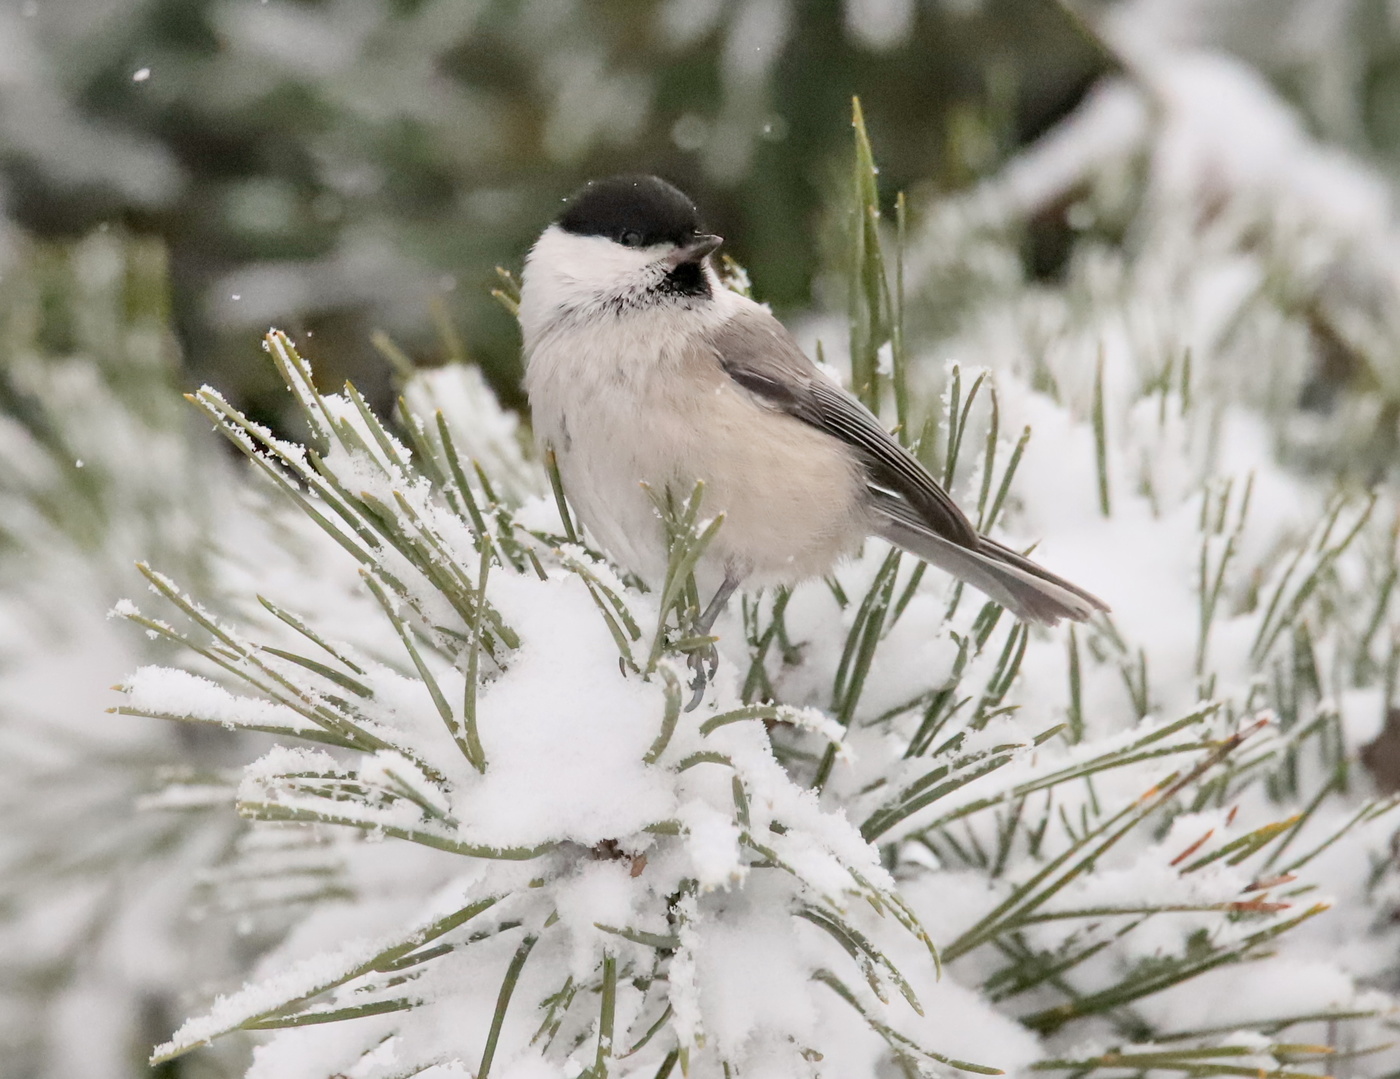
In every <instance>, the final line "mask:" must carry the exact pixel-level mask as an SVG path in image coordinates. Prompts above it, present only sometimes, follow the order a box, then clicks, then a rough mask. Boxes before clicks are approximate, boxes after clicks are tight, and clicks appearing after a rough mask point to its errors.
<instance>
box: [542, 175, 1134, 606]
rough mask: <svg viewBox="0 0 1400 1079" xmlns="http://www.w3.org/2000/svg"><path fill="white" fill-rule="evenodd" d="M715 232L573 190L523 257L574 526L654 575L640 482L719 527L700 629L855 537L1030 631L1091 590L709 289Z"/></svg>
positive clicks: (660, 539) (631, 184)
mask: <svg viewBox="0 0 1400 1079" xmlns="http://www.w3.org/2000/svg"><path fill="white" fill-rule="evenodd" d="M720 243H721V240H720V237H718V236H713V235H710V234H709V233H707V232H706V231H705V230H704V229H703V228H702V227H701V224H700V219H699V215H698V213H697V211H696V209H695V205H694V204H693V203H692V202H691V201H690V199H689V198H687V197H686V196H685V195H684V194H683V193H682V192H680V191H678V190H677V189H676V188H674V187H672V186H671V185H670V184H668V183H666V182H665V181H664V180H660V179H658V178H656V177H654V176H618V177H614V178H612V179H608V180H599V181H595V182H593V183H590V184H588V185H587V186H586V187H584V188H583V189H582V190H581V191H579V192H578V193H577V194H576V195H574V197H573V198H572V199H571V200H570V201H569V203H568V204H567V206H566V207H565V209H564V212H563V213H562V214H561V215H560V217H559V219H558V220H557V221H555V222H554V223H553V224H551V225H550V226H549V227H548V228H546V229H545V230H544V233H543V235H541V236H540V238H539V240H538V242H536V244H535V246H534V247H533V248H532V249H531V251H530V254H529V256H528V257H527V259H526V262H525V271H524V275H523V279H522V282H521V297H520V323H521V327H522V330H523V334H524V341H525V362H526V372H525V388H526V391H527V393H528V394H529V398H530V406H531V409H532V411H533V413H534V426H535V433H536V437H537V438H538V440H539V441H540V442H541V443H542V444H543V445H545V446H547V447H548V448H550V449H552V450H553V452H554V454H555V457H556V460H557V462H558V466H559V472H560V476H561V478H562V480H563V483H564V487H565V490H566V491H567V492H568V495H569V500H570V502H571V503H572V504H573V507H574V509H575V511H576V512H577V514H578V517H579V518H580V519H581V520H582V522H583V524H584V525H585V526H586V527H587V528H588V530H589V531H590V532H591V533H592V534H593V536H594V537H595V538H596V539H597V540H598V541H599V542H600V543H601V544H602V546H603V547H604V548H605V549H606V550H607V551H608V552H609V553H610V554H611V555H612V556H613V557H614V558H616V559H617V560H618V561H619V562H621V563H622V564H624V565H625V566H627V567H628V568H629V569H631V570H633V571H634V572H636V573H637V574H639V575H640V576H641V577H642V578H643V579H644V580H653V581H655V580H657V579H658V578H659V577H660V576H661V575H662V574H663V573H664V571H665V567H666V561H667V551H666V539H665V533H664V529H663V525H662V522H661V521H660V519H659V517H658V514H657V511H656V508H655V506H654V504H653V502H652V499H651V496H650V495H649V494H648V491H647V489H646V488H647V487H650V488H651V489H652V490H656V491H660V490H664V489H666V488H668V487H669V488H670V489H671V490H672V491H675V492H678V493H680V494H681V495H682V496H684V495H688V494H689V493H690V491H691V489H692V488H693V486H694V484H695V482H696V481H697V480H704V482H705V490H704V496H703V499H704V501H703V504H702V506H703V510H704V512H706V513H723V514H724V523H723V525H722V526H721V527H720V529H719V531H718V533H717V534H716V537H715V539H714V540H713V542H712V543H711V545H710V547H709V548H708V550H707V552H706V555H705V562H704V563H702V568H703V569H706V570H708V575H709V576H710V577H711V578H712V579H713V580H714V581H716V582H718V585H717V590H716V593H715V599H714V602H712V603H711V604H710V605H709V607H708V608H707V610H706V611H705V613H704V615H703V616H702V618H701V625H700V631H701V632H702V633H708V632H709V629H710V626H711V624H712V623H713V621H714V619H715V617H716V616H717V615H718V614H719V612H720V610H721V609H722V608H723V606H724V604H725V602H726V601H727V599H728V598H729V596H730V595H731V594H732V593H733V591H734V589H735V588H736V587H738V586H739V584H741V583H744V584H748V585H755V586H757V585H765V584H792V583H795V582H797V581H800V580H803V579H805V578H809V577H815V576H820V575H822V574H825V573H827V572H828V571H829V570H831V568H832V567H833V566H834V565H835V564H836V562H837V561H838V560H839V559H841V558H842V557H844V556H846V555H849V554H851V553H853V552H854V551H856V550H857V549H858V548H859V546H860V544H861V542H862V541H863V540H864V539H865V538H866V537H867V536H872V535H873V536H880V537H882V538H883V539H885V540H888V541H889V542H890V543H892V544H894V545H896V546H898V547H901V548H903V549H904V550H906V551H908V552H910V553H911V554H913V555H916V556H917V557H919V558H922V559H924V560H925V561H926V562H929V563H930V564H932V565H934V566H937V567H939V568H940V569H943V570H946V571H947V572H948V573H951V574H952V575H953V576H954V577H956V578H958V579H959V580H962V581H966V582H967V583H968V584H970V585H972V586H973V587H975V588H977V589H979V590H981V591H982V592H984V593H986V595H988V596H990V597H991V598H992V599H993V600H995V601H996V602H998V603H1000V604H1001V605H1003V606H1004V607H1006V608H1007V609H1008V610H1010V611H1011V612H1012V613H1014V614H1015V615H1016V616H1017V617H1018V618H1022V619H1025V620H1027V621H1031V622H1040V623H1044V624H1047V625H1054V624H1056V623H1057V622H1058V621H1059V620H1060V619H1061V618H1071V619H1074V620H1075V621H1083V620H1085V619H1087V618H1088V617H1089V616H1090V615H1091V614H1092V613H1093V612H1094V611H1096V610H1099V611H1106V610H1108V607H1107V606H1106V605H1105V604H1104V603H1103V601H1102V600H1099V599H1097V598H1096V597H1094V596H1093V595H1090V594H1089V593H1088V592H1086V591H1084V589H1082V588H1078V587H1076V586H1075V585H1073V584H1070V582H1068V581H1066V580H1064V579H1063V578H1060V577H1057V576H1055V575H1054V574H1053V573H1050V572H1049V571H1048V570H1045V569H1043V568H1041V567H1040V566H1038V565H1037V564H1036V563H1034V562H1032V561H1031V560H1030V559H1028V558H1026V557H1024V556H1022V555H1020V554H1017V553H1016V552H1015V551H1013V550H1010V549H1009V548H1007V547H1005V546H1003V545H1002V544H1000V543H998V542H997V541H996V540H993V539H990V538H988V537H987V536H983V535H979V534H978V532H977V529H976V528H974V527H973V525H972V523H971V522H970V521H969V520H968V519H967V517H966V516H965V515H964V514H963V513H962V511H961V510H959V509H958V507H957V505H956V504H955V503H954V502H953V500H952V499H951V498H950V497H949V495H948V493H947V492H946V491H945V490H944V489H943V488H942V487H941V486H939V484H938V481H937V480H935V479H934V478H933V477H932V476H931V475H929V473H928V471H927V470H926V469H925V468H924V467H923V465H921V464H920V463H919V462H918V460H916V459H915V458H914V457H913V455H911V454H910V453H909V452H908V451H907V450H905V449H904V448H903V447H902V446H900V445H899V443H898V442H896V441H895V440H894V439H893V438H892V437H891V436H890V435H889V433H888V432H887V431H886V430H885V429H884V427H882V426H881V425H880V422H879V420H877V419H876V417H875V416H874V415H873V414H872V413H871V412H870V411H869V410H868V409H867V408H866V407H865V406H864V405H862V404H861V403H860V402H859V401H857V400H856V399H855V398H854V397H852V396H851V395H850V394H849V393H847V392H846V391H845V390H844V389H842V388H841V387H840V386H839V385H837V384H836V383H835V382H834V381H832V380H831V379H830V378H828V377H827V376H826V375H825V374H823V373H822V372H821V371H820V370H819V369H818V368H817V367H816V366H815V365H814V364H813V363H812V362H811V361H810V360H809V359H808V358H807V357H806V356H804V355H803V354H802V351H801V350H800V349H799V348H798V346H797V343H796V342H795V341H794V340H793V338H792V336H791V335H790V334H789V333H788V332H787V330H786V329H784V328H783V326H782V324H781V323H779V322H778V320H777V319H776V318H774V317H773V315H772V314H771V313H770V312H769V311H768V310H767V309H766V308H764V307H762V306H761V305H759V304H757V303H754V302H753V301H752V300H749V299H746V298H744V297H743V296H740V295H739V294H738V293H736V292H734V291H732V290H730V289H728V288H726V287H725V286H724V285H723V284H721V283H720V281H719V279H718V277H717V275H716V273H715V271H714V268H713V267H712V266H711V265H710V263H709V257H710V255H711V254H713V253H714V251H715V250H716V249H717V248H718V247H719V246H720Z"/></svg>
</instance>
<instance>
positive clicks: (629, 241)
mask: <svg viewBox="0 0 1400 1079" xmlns="http://www.w3.org/2000/svg"><path fill="white" fill-rule="evenodd" d="M617 242H618V243H620V244H621V245H622V246H623V247H641V246H642V234H641V233H640V232H638V231H637V230H636V229H624V230H623V232H622V235H621V236H619V237H618V238H617Z"/></svg>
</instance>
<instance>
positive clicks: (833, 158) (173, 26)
mask: <svg viewBox="0 0 1400 1079" xmlns="http://www.w3.org/2000/svg"><path fill="white" fill-rule="evenodd" d="M1115 8H1118V9H1124V10H1117V11H1114V10H1112V9H1115ZM1393 8H1394V5H1393V4H1391V3H1390V2H1389V0H1167V2H1161V0H1159V2H1142V0H1134V2H1131V3H1124V4H1120V5H1113V4H1108V3H1101V2H1100V3H1088V2H1081V3H1080V4H1079V5H1078V6H1077V7H1074V8H1070V7H1067V6H1064V5H1062V4H1060V3H1057V2H1056V0H590V2H576V0H453V2H434V0H382V2H380V0H3V3H0V211H2V212H3V222H4V228H5V230H6V237H5V241H4V242H3V243H0V252H3V251H5V250H9V251H11V252H12V251H13V250H14V246H15V243H16V239H17V237H18V236H19V235H21V234H26V235H29V236H34V237H42V238H45V239H57V238H72V237H78V236H82V235H85V234H87V233H89V232H90V231H92V230H94V229H98V228H107V227H113V226H116V227H120V228H122V229H125V230H128V231H130V232H134V233H136V234H140V235H149V236H155V237H159V238H160V239H161V240H162V241H163V242H164V243H165V245H166V249H167V250H168V252H169V258H170V266H171V284H172V289H173V294H172V303H173V316H174V324H175V326H176V328H177V332H178V335H179V338H180V344H181V346H182V350H181V351H182V355H183V356H184V362H185V364H186V367H187V370H188V372H189V375H188V378H187V379H186V381H187V382H190V383H194V382H197V381H201V380H211V381H214V382H217V383H218V384H219V385H220V386H221V387H223V388H225V389H226V390H227V391H229V392H230V393H232V394H233V395H234V396H235V397H236V398H238V399H239V400H240V401H242V402H244V403H245V404H247V405H248V406H249V407H252V408H253V409H254V410H255V411H260V412H262V413H264V414H268V415H271V414H275V412H276V409H277V407H278V406H279V401H280V398H279V397H278V396H276V391H275V389H274V387H273V385H272V381H271V376H270V372H269V370H268V368H267V367H266V365H264V364H262V363H260V362H259V360H258V358H257V356H256V344H255V343H256V341H257V337H258V335H259V334H260V333H261V332H262V331H264V330H265V329H266V328H267V327H268V326H269V325H276V326H278V327H283V328H286V329H287V330H289V331H291V332H292V333H293V334H294V335H296V336H297V337H298V338H299V339H302V340H303V341H305V342H307V343H308V344H309V346H310V350H311V352H312V354H313V355H315V354H317V353H321V354H324V356H326V357H327V359H328V361H330V362H331V363H332V364H333V365H334V366H335V367H336V368H337V369H336V370H333V371H330V372H329V375H330V376H341V375H345V376H350V377H352V378H354V379H355V381H356V382H357V384H359V385H360V386H361V387H362V388H363V389H365V390H366V391H367V392H369V393H370V394H371V396H372V397H375V398H377V399H380V400H382V399H383V397H384V394H385V392H386V391H387V384H388V380H387V372H386V368H385V365H384V364H383V363H382V361H381V360H380V359H379V357H378V356H377V354H375V352H374V350H373V349H372V348H371V346H370V344H369V335H370V332H371V331H372V330H374V329H383V330H385V331H387V332H389V333H390V334H391V335H393V336H394V338H395V339H396V340H398V341H399V342H400V343H401V344H402V345H403V346H404V347H405V348H406V349H407V350H408V351H409V352H410V353H411V354H413V355H414V356H415V357H418V358H420V359H422V360H425V361H429V362H431V361H432V360H433V359H434V358H435V357H434V348H435V346H434V344H433V342H435V341H436V340H437V339H438V337H437V334H436V333H435V331H434V329H433V319H434V312H435V311H436V312H438V313H439V314H440V315H445V316H447V317H450V318H451V319H453V320H454V321H456V322H457V323H458V324H459V325H460V326H461V327H463V328H466V329H467V330H468V331H469V332H467V333H466V334H465V336H466V338H467V339H468V340H469V341H470V347H471V350H472V353H473V355H474V356H475V357H476V358H477V359H478V360H479V361H480V362H481V363H482V365H483V366H484V367H485V369H486V370H487V372H488V373H489V376H490V378H491V380H492V383H493V385H494V386H495V387H496V388H497V390H498V391H499V392H500V393H501V394H502V396H503V397H504V398H505V399H506V400H508V401H511V402H512V403H516V404H518V403H519V401H520V396H519V389H518V378H519V365H518V360H517V357H516V338H515V333H514V327H513V325H512V323H511V320H510V318H509V317H508V315H506V314H505V313H504V312H503V311H501V310H500V309H499V308H497V307H496V306H495V305H494V304H493V303H492V302H491V300H490V298H489V295H488V291H489V288H490V286H491V285H492V284H493V282H494V267H495V266H496V265H497V264H501V265H504V266H507V267H518V266H519V263H520V261H521V258H522V256H523V254H524V252H525V251H526V249H527V248H528V245H529V244H530V242H531V240H532V239H533V237H534V236H535V235H536V234H537V232H538V231H539V230H540V228H541V227H542V225H543V224H544V223H545V222H547V221H548V220H549V219H550V217H551V216H552V215H553V214H554V212H555V210H556V208H557V206H558V203H559V200H560V199H561V198H562V197H564V196H566V195H567V194H568V193H569V192H571V191H572V190H573V189H574V188H575V187H576V186H578V185H579V184H580V183H581V182H583V181H584V180H586V179H588V178H590V177H594V176H599V175H605V174H608V173H611V172H614V171H619V170H639V169H643V170H652V171H655V172H658V173H660V174H662V175H664V176H667V177H669V178H671V179H672V180H674V181H676V182H678V183H680V184H682V185H683V186H684V187H685V188H686V189H687V190H688V191H690V192H691V193H692V194H693V196H694V197H695V198H696V199H697V201H698V202H699V203H700V204H701V206H702V207H703V208H704V210H705V212H706V213H707V214H708V215H709V217H710V219H711V224H712V225H713V227H715V228H716V229H718V230H719V231H720V232H721V233H723V234H724V235H725V236H726V237H727V238H728V239H729V245H728V250H729V251H730V253H731V254H733V255H734V256H735V257H736V258H738V259H739V261H740V262H742V263H744V264H745V265H746V266H747V267H748V268H749V270H750V272H751V274H752V277H753V280H754V283H755V287H756V289H757V292H758V293H759V295H761V296H762V297H763V298H764V299H765V300H767V301H768V302H770V303H772V304H773V305H774V307H775V308H776V309H777V310H778V311H779V313H780V314H786V313H790V312H793V311H796V310H805V309H808V308H809V307H810V306H811V305H812V304H813V302H814V301H820V300H822V299H823V298H824V297H823V294H822V281H823V277H822V274H823V269H824V268H826V267H829V266H830V265H831V263H832V259H833V257H834V255H835V252H836V251H837V250H839V244H840V234H839V232H834V231H833V230H832V229H831V228H829V227H824V226H825V224H829V222H824V211H825V209H826V208H827V207H829V206H831V205H832V204H833V198H834V196H837V195H844V192H845V185H846V183H847V174H848V167H847V165H846V162H847V160H848V158H847V154H848V151H849V140H850V129H849V114H850V104H849V103H850V98H851V96H852V95H853V94H859V95H860V96H861V98H862V100H863V102H864V106H865V112H866V116H867V119H868V122H869V125H870V130H871V133H872V137H873V139H874V142H875V145H876V147H877V150H878V154H879V158H880V162H881V169H882V182H883V194H884V195H885V196H886V197H888V198H890V199H892V198H893V195H894V193H895V191H897V190H900V189H907V190H910V191H911V193H922V194H936V193H947V192H953V191H957V190H959V189H962V188H965V187H967V186H968V185H970V184H972V183H974V182H975V181H976V180H977V179H978V178H980V177H983V176H986V175H988V174H990V173H991V172H993V171H994V170H995V169H996V168H997V167H998V166H999V165H1000V164H1001V163H1003V162H1004V161H1005V160H1006V159H1007V158H1008V157H1009V156H1010V155H1012V154H1014V153H1015V152H1016V151H1017V149H1018V148H1020V147H1022V146H1025V145H1026V144H1027V143H1029V142H1031V141H1032V140H1034V139H1035V138H1036V137H1037V136H1039V135H1041V134H1042V133H1044V132H1045V131H1046V130H1048V129H1049V128H1050V127H1052V126H1053V125H1054V124H1055V123H1056V121H1058V120H1059V119H1061V118H1062V117H1064V116H1065V115H1066V114H1067V113H1069V112H1070V111H1071V110H1072V109H1073V108H1074V107H1075V106H1076V104H1077V103H1078V102H1079V101H1080V99H1081V98H1082V97H1083V95H1084V94H1085V92H1086V90H1087V89H1088V88H1089V87H1091V86H1092V85H1094V83H1095V82H1096V80H1098V79H1100V78H1101V77H1103V76H1104V75H1105V74H1106V73H1109V72H1111V71H1113V70H1114V69H1115V68H1116V67H1117V65H1118V60H1117V58H1116V57H1115V56H1114V54H1113V53H1112V52H1111V51H1110V50H1108V49H1106V48H1105V47H1104V46H1103V45H1102V43H1101V42H1100V40H1099V39H1098V36H1097V33H1096V32H1095V31H1093V30H1091V29H1090V26H1091V25H1095V24H1096V23H1097V22H1098V21H1099V20H1100V19H1101V17H1102V16H1103V15H1104V14H1105V13H1109V14H1113V15H1114V16H1115V17H1118V18H1120V19H1121V18H1123V17H1124V16H1125V15H1127V16H1129V17H1130V19H1131V20H1132V21H1133V22H1134V23H1135V24H1136V25H1137V27H1138V29H1139V31H1140V32H1141V33H1144V34H1147V35H1158V36H1160V37H1161V38H1162V39H1163V41H1164V42H1165V41H1167V40H1175V41H1176V42H1178V43H1180V44H1190V43H1193V42H1195V43H1201V44H1209V45H1211V46H1213V47H1217V48H1224V49H1227V50H1230V51H1233V52H1235V53H1237V54H1238V55H1240V56H1241V57H1243V58H1245V59H1246V60H1247V61H1248V62H1249V63H1250V64H1252V65H1254V66H1256V67H1257V68H1258V69H1259V70H1260V71H1262V72H1263V73H1264V74H1265V75H1267V77H1268V78H1269V79H1270V80H1272V81H1273V82H1274V84H1275V85H1276V86H1277V87H1278V89H1279V91H1280V92H1281V93H1283V94H1285V95H1286V96H1287V97H1288V99H1289V100H1290V101H1291V102H1292V103H1293V104H1294V105H1295V106H1296V107H1297V108H1298V110H1299V112H1300V115H1301V116H1302V117H1303V118H1304V121H1305V123H1306V124H1307V125H1308V126H1309V127H1310V128H1312V129H1313V130H1314V131H1316V132H1317V133H1319V134H1320V135H1322V136H1324V137H1325V138H1326V139H1328V140H1331V141H1335V142H1337V143H1339V144H1342V145H1345V146H1346V147H1348V148H1349V149H1352V150H1354V151H1356V152H1358V153H1361V154H1364V155H1366V156H1369V157H1372V158H1375V159H1377V160H1379V161H1383V162H1384V161H1389V160H1390V159H1391V158H1392V157H1393V155H1394V154H1396V153H1397V152H1398V151H1400V34H1397V25H1396V20H1395V17H1394V12H1393ZM1127 9H1131V11H1130V12H1129V11H1128V10H1127ZM1065 247H1066V244H1065V241H1064V238H1063V237H1062V236H1059V235H1057V230H1056V228H1055V223H1054V222H1053V221H1049V220H1046V221H1037V222H1033V223H1032V227H1031V228H1029V229H1028V230H1027V236H1026V243H1025V258H1026V262H1027V266H1028V267H1029V268H1030V269H1031V270H1032V271H1033V272H1034V273H1036V274H1038V275H1050V274H1053V273H1054V272H1055V270H1056V266H1057V263H1058V261H1059V260H1060V259H1061V258H1062V257H1063V255H1064V250H1065ZM0 265H3V263H0ZM838 296H839V293H838ZM311 341H315V342H317V345H311V344H310V342H311ZM318 345H319V347H318Z"/></svg>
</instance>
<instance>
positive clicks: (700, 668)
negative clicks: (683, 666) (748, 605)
mask: <svg viewBox="0 0 1400 1079" xmlns="http://www.w3.org/2000/svg"><path fill="white" fill-rule="evenodd" d="M739 580H740V577H739V574H737V573H736V572H735V571H734V570H733V569H732V568H729V569H726V570H725V571H724V580H723V581H721V582H720V586H719V588H717V589H716V590H715V597H714V599H712V600H710V602H709V604H708V605H707V606H706V607H705V610H704V611H703V612H702V613H701V615H700V617H699V619H698V620H697V621H696V623H695V630H696V636H698V637H704V636H707V635H708V634H709V632H710V630H711V628H713V626H714V624H715V619H717V618H718V617H719V616H720V613H721V612H722V611H723V610H724V608H725V605H726V604H727V603H728V602H729V597H730V596H732V595H733V594H734V590H735V589H736V588H738V587H739ZM707 666H708V667H709V672H708V673H706V671H705V668H706V667H707ZM718 667H719V650H718V649H716V648H715V646H714V645H713V644H710V645H707V646H706V647H705V648H701V649H698V650H696V651H694V652H692V653H690V669H691V670H692V671H694V672H695V677H694V678H693V679H692V680H691V683H690V689H691V697H690V703H689V704H687V705H686V706H685V710H686V711H687V712H691V711H694V709H695V707H696V705H698V704H699V703H700V697H701V695H702V694H704V692H705V686H706V684H707V683H708V682H709V680H710V679H711V678H713V677H714V676H715V670H716V669H717V668H718Z"/></svg>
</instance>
